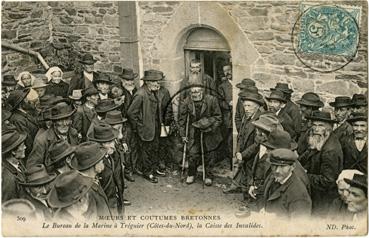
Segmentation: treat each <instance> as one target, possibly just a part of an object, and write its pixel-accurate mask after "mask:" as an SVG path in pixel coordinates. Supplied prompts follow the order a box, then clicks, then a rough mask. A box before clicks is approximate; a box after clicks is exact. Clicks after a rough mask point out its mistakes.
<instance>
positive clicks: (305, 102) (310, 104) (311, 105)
mask: <svg viewBox="0 0 369 238" xmlns="http://www.w3.org/2000/svg"><path fill="white" fill-rule="evenodd" d="M296 103H297V104H300V105H304V106H309V107H319V108H320V107H324V103H323V102H321V101H319V103H317V104H316V103H311V102H308V101H305V100H301V99H300V100H297V101H296Z"/></svg>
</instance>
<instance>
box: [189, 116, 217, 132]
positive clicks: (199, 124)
mask: <svg viewBox="0 0 369 238" xmlns="http://www.w3.org/2000/svg"><path fill="white" fill-rule="evenodd" d="M213 123H214V122H213V121H212V120H211V119H209V118H208V117H203V118H201V119H200V120H198V121H195V122H193V123H192V126H193V127H195V128H198V129H201V130H202V131H203V132H209V131H211V126H212V125H213Z"/></svg>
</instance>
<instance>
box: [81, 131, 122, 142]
mask: <svg viewBox="0 0 369 238" xmlns="http://www.w3.org/2000/svg"><path fill="white" fill-rule="evenodd" d="M118 135H119V132H118V131H117V130H116V129H114V128H113V136H112V137H110V138H105V139H97V138H95V133H94V130H91V131H90V132H89V133H88V134H87V136H86V137H87V139H88V140H90V141H95V142H101V143H104V142H109V141H112V140H115V139H116V138H118Z"/></svg>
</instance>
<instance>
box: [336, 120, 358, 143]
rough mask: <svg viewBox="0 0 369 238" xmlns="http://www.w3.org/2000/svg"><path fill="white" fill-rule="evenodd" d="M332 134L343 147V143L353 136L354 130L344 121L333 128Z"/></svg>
mask: <svg viewBox="0 0 369 238" xmlns="http://www.w3.org/2000/svg"><path fill="white" fill-rule="evenodd" d="M333 134H334V135H335V136H336V137H337V138H338V140H339V142H340V143H341V146H342V147H343V146H344V144H345V143H347V141H348V140H349V139H350V138H351V137H352V136H353V134H354V130H353V129H352V126H351V125H350V123H348V122H347V121H345V122H344V123H342V124H341V125H340V126H339V127H338V128H336V129H335V130H333Z"/></svg>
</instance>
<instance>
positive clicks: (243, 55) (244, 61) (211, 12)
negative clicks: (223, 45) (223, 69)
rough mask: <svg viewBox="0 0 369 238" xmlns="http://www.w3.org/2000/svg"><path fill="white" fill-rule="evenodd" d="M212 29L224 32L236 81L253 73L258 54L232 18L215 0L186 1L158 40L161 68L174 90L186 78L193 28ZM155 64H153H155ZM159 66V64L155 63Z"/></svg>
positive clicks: (156, 42) (169, 86)
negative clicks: (186, 50) (187, 48)
mask: <svg viewBox="0 0 369 238" xmlns="http://www.w3.org/2000/svg"><path fill="white" fill-rule="evenodd" d="M198 27H206V28H210V29H212V30H214V31H216V32H218V33H219V34H220V35H222V36H223V37H224V38H225V39H226V41H227V43H228V45H229V47H230V48H231V55H232V64H233V76H234V77H233V78H234V79H235V81H236V80H237V81H238V80H241V79H242V78H245V77H247V76H250V66H251V65H252V64H253V63H254V62H256V60H257V58H258V57H259V54H258V52H257V50H256V49H255V47H254V46H253V45H252V43H251V42H250V41H249V40H248V38H247V37H246V35H245V33H244V32H243V31H242V29H240V27H239V26H238V25H237V23H236V22H235V21H234V20H233V19H232V17H231V16H230V15H229V14H228V13H227V12H226V10H225V9H224V8H222V7H221V6H220V5H219V4H218V3H216V2H183V3H182V5H181V6H180V7H179V8H178V9H177V11H176V12H175V14H174V15H173V16H172V18H171V19H170V20H169V22H168V23H167V25H166V26H165V27H164V28H163V29H162V31H161V32H160V35H159V36H158V38H157V39H156V41H155V44H154V46H155V47H154V48H153V50H155V51H157V54H156V55H157V61H156V62H159V65H157V67H160V69H161V70H162V71H163V72H165V74H166V76H167V78H168V80H169V82H168V84H169V85H168V89H169V90H170V91H171V93H175V92H176V91H177V90H178V89H179V85H180V82H181V80H182V79H183V77H184V72H183V71H184V49H183V47H184V44H185V42H186V39H187V37H188V35H189V34H190V32H191V30H192V29H194V28H198ZM153 66H154V65H153ZM154 67H156V66H154Z"/></svg>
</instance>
